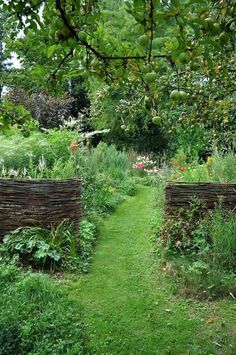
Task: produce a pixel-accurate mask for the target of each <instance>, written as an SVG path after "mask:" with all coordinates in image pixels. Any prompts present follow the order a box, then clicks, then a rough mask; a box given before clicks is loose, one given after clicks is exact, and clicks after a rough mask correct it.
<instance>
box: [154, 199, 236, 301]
mask: <svg viewBox="0 0 236 355" xmlns="http://www.w3.org/2000/svg"><path fill="white" fill-rule="evenodd" d="M235 230H236V216H235V214H234V212H231V211H228V210H225V209H222V207H221V206H220V205H218V206H216V208H215V209H214V210H212V211H208V212H207V211H206V210H205V209H204V206H203V205H202V203H201V202H200V201H199V200H197V199H194V200H193V201H192V204H191V207H190V209H189V210H179V211H178V212H176V214H173V215H168V216H165V219H164V223H163V227H162V229H161V231H160V232H159V237H158V239H157V242H158V245H159V246H160V247H161V251H162V262H163V265H164V269H165V270H166V271H167V272H168V271H170V273H171V274H172V275H174V276H176V280H177V284H178V285H179V287H178V289H179V290H182V292H184V293H185V294H187V295H194V296H196V297H199V298H203V297H204V298H205V297H207V298H217V297H224V296H226V297H235V296H236V281H235V280H236V279H235V275H236V237H235Z"/></svg>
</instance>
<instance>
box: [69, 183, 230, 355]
mask: <svg viewBox="0 0 236 355" xmlns="http://www.w3.org/2000/svg"><path fill="white" fill-rule="evenodd" d="M152 196H153V189H152V188H146V187H144V188H142V189H141V190H140V192H139V193H138V194H137V195H136V196H134V197H131V198H129V199H128V200H127V201H126V202H125V203H123V204H122V205H121V206H120V207H119V208H118V209H117V210H116V212H115V213H114V214H113V215H112V216H110V217H108V218H107V219H106V220H105V222H104V225H103V226H102V228H101V232H100V237H99V241H98V244H97V247H96V251H95V254H94V260H93V262H92V265H91V269H90V272H89V274H87V275H85V276H83V277H81V278H80V279H79V280H77V281H75V282H72V283H70V285H69V293H70V295H71V296H72V297H73V298H76V299H77V300H78V301H79V302H80V303H82V306H83V308H84V319H85V324H86V329H85V331H86V333H87V335H88V352H87V354H98V355H100V354H107V355H111V354H114V355H116V354H124V355H129V354H132V355H135V354H141V355H142V354H147V355H151V354H158V355H159V354H166V353H170V354H229V352H224V349H223V348H222V347H221V348H219V352H218V350H217V345H215V344H214V342H213V340H214V334H215V333H214V331H213V329H210V328H209V327H210V326H208V325H207V326H206V324H207V322H206V319H204V318H205V317H207V306H206V307H205V309H204V306H203V305H202V304H198V303H197V302H194V301H189V303H188V302H186V300H185V301H183V300H181V299H180V300H178V299H174V298H173V296H171V292H170V287H171V285H170V282H168V277H167V276H166V275H165V274H164V273H163V272H160V270H159V269H158V266H157V265H156V264H155V261H154V260H155V259H154V256H153V252H152V242H151V241H150V237H149V228H150V221H151V218H152V210H153V205H152V200H153V197H152ZM206 327H208V329H206ZM209 330H210V331H211V332H212V331H213V334H212V333H211V334H208V335H207V333H206V331H208V332H209ZM209 338H210V339H209ZM228 350H229V349H228Z"/></svg>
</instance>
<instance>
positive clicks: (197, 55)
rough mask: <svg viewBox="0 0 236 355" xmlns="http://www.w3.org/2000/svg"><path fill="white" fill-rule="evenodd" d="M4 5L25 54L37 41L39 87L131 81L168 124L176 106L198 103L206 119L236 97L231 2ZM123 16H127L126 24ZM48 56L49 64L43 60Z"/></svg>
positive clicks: (34, 70)
mask: <svg viewBox="0 0 236 355" xmlns="http://www.w3.org/2000/svg"><path fill="white" fill-rule="evenodd" d="M0 4H2V9H3V10H4V11H5V13H6V14H8V19H9V22H8V23H11V28H12V30H11V37H12V38H13V40H14V38H15V36H16V34H17V32H18V31H19V30H20V29H23V30H24V33H25V38H24V39H22V40H19V39H18V40H17V42H18V44H19V43H20V45H21V51H22V52H23V51H24V43H26V41H29V42H31V43H32V41H34V42H33V48H34V50H35V56H34V60H33V61H32V63H31V64H30V65H29V67H28V69H29V73H30V74H31V76H32V77H33V78H34V79H35V80H36V81H37V82H38V83H39V84H40V85H45V83H46V84H47V87H48V88H55V86H57V83H58V82H59V83H60V82H62V81H65V80H69V79H71V78H77V77H79V76H83V77H84V78H86V80H87V83H88V84H87V85H88V86H89V85H90V84H91V83H93V77H96V78H99V79H100V80H101V81H102V82H104V83H106V84H108V85H120V83H123V82H128V83H130V84H131V85H133V86H139V87H142V91H143V96H147V97H148V99H149V103H148V105H149V107H150V108H149V109H150V113H151V115H150V119H151V116H154V117H156V116H157V115H160V114H161V113H162V112H163V113H164V114H163V115H162V118H163V121H164V118H165V117H166V114H165V108H166V107H167V106H168V107H169V108H173V107H175V106H178V107H180V108H181V111H182V113H184V112H186V111H187V112H191V113H193V112H194V110H195V109H196V107H197V112H205V111H206V112H205V113H204V117H205V118H204V119H208V118H209V115H210V109H211V107H212V106H214V103H218V102H219V101H222V100H223V101H225V105H224V107H225V108H226V107H229V106H230V105H228V101H229V100H231V99H233V98H234V93H235V83H234V80H235V79H233V78H235V72H236V70H235V57H234V50H235V48H234V43H235V23H236V22H235V21H236V20H235V19H236V17H235V12H236V4H235V2H234V1H233V0H220V1H218V0H211V1H209V0H201V1H199V0H169V1H164V0H133V1H131V0H130V1H126V2H124V1H120V2H119V4H118V5H117V2H112V1H111V0H110V1H107V0H101V1H94V0H88V1H82V0H81V1H77V0H70V1H67V0H56V1H52V0H49V1H40V0H27V1H21V2H19V1H15V0H10V1H9V2H8V3H7V4H5V3H4V2H3V1H2V0H0ZM114 9H115V10H116V12H115V18H114V17H112V14H111V12H112V11H113V10H114ZM111 10H112V11H111ZM39 12H41V14H42V16H39ZM124 13H125V16H124ZM113 15H114V14H113ZM117 18H119V19H120V22H122V21H124V20H125V21H126V22H125V25H124V26H123V28H121V27H120V24H119V23H118V22H117ZM117 29H118V30H119V31H118V32H117ZM37 39H38V40H37ZM14 42H15V41H14ZM42 56H45V57H46V58H47V59H48V66H45V64H43V65H42V63H41V62H40V61H41V58H42ZM23 58H24V56H23ZM215 106H218V104H217V105H215ZM188 107H189V108H188ZM227 110H228V111H227V112H230V108H227ZM227 114H228V113H227ZM188 116H189V115H188ZM163 124H164V122H163Z"/></svg>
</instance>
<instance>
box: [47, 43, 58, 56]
mask: <svg viewBox="0 0 236 355" xmlns="http://www.w3.org/2000/svg"><path fill="white" fill-rule="evenodd" d="M57 48H58V46H57V44H53V45H51V46H50V47H47V48H46V56H47V58H51V57H52V56H53V54H54V53H55V52H56V50H57Z"/></svg>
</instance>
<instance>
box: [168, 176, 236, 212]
mask: <svg viewBox="0 0 236 355" xmlns="http://www.w3.org/2000/svg"><path fill="white" fill-rule="evenodd" d="M165 197H166V210H167V211H170V212H171V210H176V209H180V208H183V209H188V208H190V202H191V200H192V198H194V197H197V198H198V199H199V200H201V201H202V202H203V204H204V206H205V207H206V208H207V209H213V208H214V207H215V205H216V204H218V203H219V201H220V203H221V205H222V206H223V207H224V208H228V209H230V210H233V211H235V212H236V184H235V183H229V184H225V183H211V182H209V183H186V182H178V183H168V184H167V186H166V189H165Z"/></svg>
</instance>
